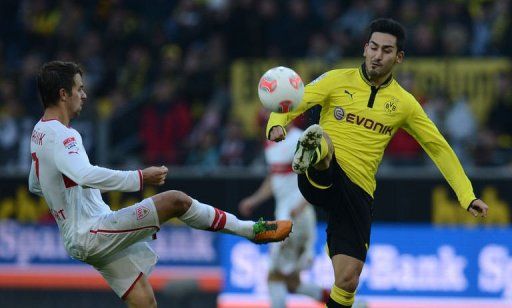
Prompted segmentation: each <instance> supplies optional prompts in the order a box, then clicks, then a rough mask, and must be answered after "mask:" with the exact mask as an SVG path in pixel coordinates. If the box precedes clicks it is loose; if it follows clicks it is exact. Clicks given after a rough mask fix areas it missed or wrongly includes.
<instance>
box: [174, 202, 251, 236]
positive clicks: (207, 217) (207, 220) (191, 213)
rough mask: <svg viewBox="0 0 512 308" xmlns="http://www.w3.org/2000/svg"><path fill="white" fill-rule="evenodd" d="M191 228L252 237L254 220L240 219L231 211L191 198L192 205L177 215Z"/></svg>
mask: <svg viewBox="0 0 512 308" xmlns="http://www.w3.org/2000/svg"><path fill="white" fill-rule="evenodd" d="M178 218H179V219H180V220H181V221H183V222H184V223H186V224H187V225H189V226H190V227H192V228H195V229H201V230H209V231H219V232H223V233H230V234H236V235H240V236H243V237H245V238H248V239H253V238H254V231H253V229H252V227H253V225H254V221H250V220H240V219H238V218H237V217H236V216H235V215H233V214H231V213H227V212H224V211H222V210H219V209H217V208H214V207H213V206H210V205H208V204H204V203H201V202H199V201H197V200H196V199H192V205H191V206H190V208H189V209H188V211H186V212H185V214H183V215H181V216H180V217H178Z"/></svg>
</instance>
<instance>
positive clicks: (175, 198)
mask: <svg viewBox="0 0 512 308" xmlns="http://www.w3.org/2000/svg"><path fill="white" fill-rule="evenodd" d="M165 195H166V200H167V204H169V206H170V207H172V209H173V212H175V214H176V216H181V215H183V214H185V212H187V211H188V209H189V208H190V205H192V198H190V197H189V196H188V195H187V194H186V193H184V192H182V191H179V190H168V191H166V192H165Z"/></svg>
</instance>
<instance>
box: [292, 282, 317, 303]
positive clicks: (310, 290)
mask: <svg viewBox="0 0 512 308" xmlns="http://www.w3.org/2000/svg"><path fill="white" fill-rule="evenodd" d="M322 291H323V289H322V288H321V287H320V286H318V285H316V284H313V283H303V282H301V284H300V285H299V286H298V287H297V290H296V293H298V294H304V295H307V296H310V297H312V298H314V299H316V300H317V301H321V300H322V296H323V293H322Z"/></svg>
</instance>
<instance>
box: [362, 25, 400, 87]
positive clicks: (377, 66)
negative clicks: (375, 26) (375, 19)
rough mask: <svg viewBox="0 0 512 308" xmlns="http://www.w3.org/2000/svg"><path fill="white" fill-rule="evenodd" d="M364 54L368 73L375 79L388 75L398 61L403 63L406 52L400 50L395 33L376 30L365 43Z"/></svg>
mask: <svg viewBox="0 0 512 308" xmlns="http://www.w3.org/2000/svg"><path fill="white" fill-rule="evenodd" d="M363 55H364V57H365V64H366V70H367V73H368V75H369V77H370V78H372V79H375V78H380V77H385V76H387V75H388V74H389V73H391V70H392V69H393V66H394V65H395V64H396V63H402V60H403V57H404V52H403V51H398V49H397V46H396V37H395V36H394V35H391V34H388V33H382V32H374V33H372V35H371V37H370V40H369V41H368V43H366V44H365V45H364V54H363Z"/></svg>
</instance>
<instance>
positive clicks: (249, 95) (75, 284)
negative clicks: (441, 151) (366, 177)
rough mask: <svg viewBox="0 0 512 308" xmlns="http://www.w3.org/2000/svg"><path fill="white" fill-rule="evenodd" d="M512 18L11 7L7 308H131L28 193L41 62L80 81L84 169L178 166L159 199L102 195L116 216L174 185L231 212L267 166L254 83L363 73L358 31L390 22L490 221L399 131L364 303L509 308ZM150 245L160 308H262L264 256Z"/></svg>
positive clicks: (0, 222)
mask: <svg viewBox="0 0 512 308" xmlns="http://www.w3.org/2000/svg"><path fill="white" fill-rule="evenodd" d="M510 12H511V1H508V0H497V1H485V0H473V1H405V0H404V1H390V0H382V1H377V0H376V1H357V0H355V1H335V0H310V1H306V0H295V1H272V0H260V1H256V0H231V1H230V0H202V1H201V0H180V1H177V0H176V1H163V0H154V1H151V2H143V1H135V0H131V1H121V0H118V1H115V0H110V1H109V0H98V1H51V0H26V1H23V0H22V1H13V0H6V1H1V2H0V306H1V307H34V306H38V307H68V306H70V305H71V304H72V305H73V306H75V307H89V306H91V305H93V304H94V305H95V306H97V307H116V306H122V304H121V302H120V300H118V299H117V298H116V297H115V295H114V294H113V293H112V292H111V291H109V290H108V289H107V288H106V287H105V284H104V283H103V282H102V281H101V280H100V279H98V275H96V274H95V273H94V272H93V271H90V270H89V269H88V268H87V267H84V266H81V265H80V264H78V263H77V262H73V261H71V260H70V259H69V258H67V257H66V255H65V253H64V251H63V248H62V245H61V244H60V242H59V238H58V232H57V230H56V227H55V224H54V222H53V218H52V217H51V216H50V215H49V213H48V211H47V208H46V205H45V204H44V201H43V200H40V199H38V198H36V197H35V196H33V195H30V194H29V193H28V190H27V185H26V177H27V173H28V168H29V164H30V155H29V140H30V139H29V136H30V132H31V129H32V126H33V125H34V123H35V122H36V121H37V119H38V118H39V117H40V116H41V113H42V108H41V105H40V103H39V101H38V97H37V90H36V86H35V79H34V77H35V75H36V74H37V70H38V68H39V67H40V65H41V64H42V63H43V62H44V61H47V60H51V59H61V60H72V61H77V62H79V63H81V64H82V65H83V67H84V69H85V84H86V88H87V94H88V100H87V102H86V105H85V108H84V111H83V112H82V114H81V116H80V118H79V119H77V120H76V121H74V122H73V127H75V128H76V129H77V130H79V131H80V132H81V134H82V136H83V138H84V143H85V146H86V148H87V151H88V153H89V156H90V157H91V160H92V161H93V162H95V163H97V164H100V165H105V166H109V167H112V168H120V169H130V168H132V169H134V168H140V167H142V166H146V165H149V164H158V165H160V164H165V165H167V166H169V167H170V175H169V179H168V183H167V184H166V185H165V186H164V187H162V188H158V189H156V188H152V187H146V188H145V190H144V192H142V193H140V194H121V193H114V192H111V193H108V194H106V196H105V197H106V199H108V200H109V202H110V204H111V205H112V207H113V208H120V207H122V206H126V205H129V204H131V203H133V202H134V201H135V200H138V199H139V198H141V197H143V196H148V195H151V194H153V193H155V192H157V191H160V190H164V189H170V188H173V189H182V190H184V191H186V192H187V193H189V194H191V195H193V196H195V197H197V198H200V199H201V200H205V201H207V202H209V203H211V204H214V205H216V206H217V207H220V208H222V209H226V210H230V211H233V212H235V213H236V212H237V208H236V207H237V203H238V201H239V200H240V199H241V198H243V197H244V196H245V195H247V194H249V193H251V192H252V191H253V190H254V189H255V188H256V187H257V186H258V184H259V182H260V181H261V179H262V178H263V177H264V175H265V172H266V168H265V165H264V162H263V157H262V147H261V141H262V139H263V138H264V136H263V134H262V131H261V128H260V127H259V124H260V123H259V118H258V113H259V104H258V101H257V96H256V85H257V80H258V78H259V76H260V75H261V74H262V73H263V72H264V71H266V70H267V69H268V68H270V67H272V66H276V65H286V66H289V67H292V68H294V69H295V70H296V71H297V72H298V73H299V74H300V75H301V76H302V78H303V80H304V81H305V82H308V81H310V80H312V79H314V78H315V77H316V76H318V75H319V74H320V73H322V72H324V71H326V70H328V69H331V68H334V67H345V66H353V65H359V63H360V62H361V59H362V58H361V53H362V46H363V44H364V39H365V35H364V33H365V32H364V31H365V26H366V25H367V24H368V23H369V22H370V21H371V20H372V19H373V18H376V17H381V16H386V17H393V18H395V19H397V20H399V21H400V22H402V23H403V24H404V26H405V27H406V30H407V35H408V42H407V45H406V60H405V63H404V64H403V65H400V66H399V67H398V70H397V73H396V74H395V77H396V78H397V79H398V80H399V82H400V83H401V84H402V85H403V86H404V87H405V88H407V89H408V90H409V91H411V92H412V93H414V95H415V96H416V97H417V98H418V100H419V101H420V102H421V103H422V104H423V107H424V108H425V110H426V111H427V113H428V114H429V116H430V117H431V118H432V119H433V120H434V122H435V123H436V124H437V125H438V127H439V128H440V130H441V131H442V132H443V134H444V135H445V136H446V137H447V139H448V140H449V142H450V144H451V145H452V146H453V147H454V149H455V150H456V152H457V154H458V155H459V157H460V159H461V161H462V163H463V165H464V167H465V169H466V170H467V172H468V174H469V176H470V178H471V179H472V180H473V184H474V187H475V191H476V192H477V194H478V195H479V196H481V197H482V198H483V199H484V200H485V201H486V202H487V203H488V204H489V205H490V217H488V219H486V220H480V219H473V218H472V217H470V216H469V215H468V214H467V213H465V212H463V211H461V210H460V209H459V208H458V205H457V202H456V199H455V197H454V195H453V194H452V192H451V191H450V189H449V187H448V186H447V184H446V183H445V182H444V180H443V179H442V177H441V175H440V174H439V172H438V171H437V169H436V168H435V167H434V166H433V164H432V163H431V162H430V160H429V159H428V157H425V155H424V153H423V152H422V150H421V148H420V147H419V146H418V145H417V144H416V143H415V142H414V141H413V140H412V139H411V138H409V137H408V136H407V135H406V134H404V133H401V132H400V133H398V134H397V136H395V138H394V139H393V141H392V142H391V144H390V146H389V148H388V151H387V153H386V156H385V159H384V161H383V165H382V166H381V168H380V170H379V174H378V188H377V192H376V213H375V221H376V226H375V229H374V231H373V245H372V249H371V250H370V255H369V256H370V257H369V262H368V266H367V267H366V268H367V269H365V273H364V274H363V279H362V283H361V287H360V291H359V294H360V297H359V298H360V301H361V302H364V303H366V305H367V306H368V307H398V306H399V305H402V307H431V306H434V305H435V306H438V307H456V306H457V305H459V306H460V307H507V306H509V307H512V301H511V298H512V255H511V254H512V252H510V251H509V249H510V247H512V240H511V239H512V236H511V235H512V229H510V219H511V214H510V204H511V202H512V192H511V190H510V187H512V185H511V184H512V120H511V119H512V66H511V56H512V48H511V47H512V46H511V42H512V19H511V17H512V16H511V13H510ZM317 115H318V110H312V111H311V112H309V113H308V114H306V115H305V117H304V119H303V122H304V124H305V125H307V124H308V123H311V122H313V121H314V120H315V118H316V117H317ZM318 214H319V217H320V224H319V235H320V237H323V236H324V235H323V225H322V223H323V222H322V218H323V217H324V216H323V215H324V214H323V213H322V212H319V213H318ZM261 215H264V216H268V217H270V216H272V203H271V202H267V204H266V206H264V207H262V208H261V209H260V210H258V211H257V212H256V213H255V215H254V217H253V218H257V217H259V216H261ZM155 245H156V248H157V250H158V251H159V254H160V256H161V261H160V264H159V265H158V266H157V270H156V271H155V273H154V275H153V276H152V280H151V282H152V283H153V285H154V286H155V288H156V289H157V296H158V299H159V302H160V305H161V306H162V307H213V306H215V305H216V304H215V303H217V304H218V306H219V307H239V306H240V305H243V306H244V307H264V305H265V299H266V289H265V283H264V281H265V276H264V272H265V271H264V270H261V269H264V268H265V266H266V263H265V261H264V260H265V257H264V256H265V253H266V248H265V247H256V246H252V245H251V244H250V243H246V241H239V240H237V239H235V238H234V237H231V236H225V235H222V236H219V235H214V234H211V233H205V232H197V231H193V230H190V229H187V228H184V227H182V226H180V225H179V224H177V223H175V222H173V223H171V224H169V226H168V228H163V230H162V231H161V232H160V239H159V240H157V241H155ZM317 252H318V255H317V259H316V260H315V266H314V268H313V271H311V272H308V273H304V277H305V279H312V280H315V281H317V282H319V283H321V284H323V285H325V286H326V287H328V286H329V285H330V284H331V283H332V277H331V274H330V272H329V270H330V269H329V263H328V259H327V258H326V256H325V254H323V253H322V251H321V243H320V242H319V244H318V251H317ZM246 260H258V261H257V262H256V261H254V262H252V263H251V262H249V263H247V262H244V261H246ZM390 273H394V274H390ZM198 293H200V295H198ZM218 293H221V295H220V296H218ZM290 299H291V303H293V305H294V307H316V306H315V303H313V302H311V301H308V300H307V299H305V298H302V297H291V298H290ZM361 304H363V303H361ZM251 305H252V306H251ZM471 305H473V306H471Z"/></svg>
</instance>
